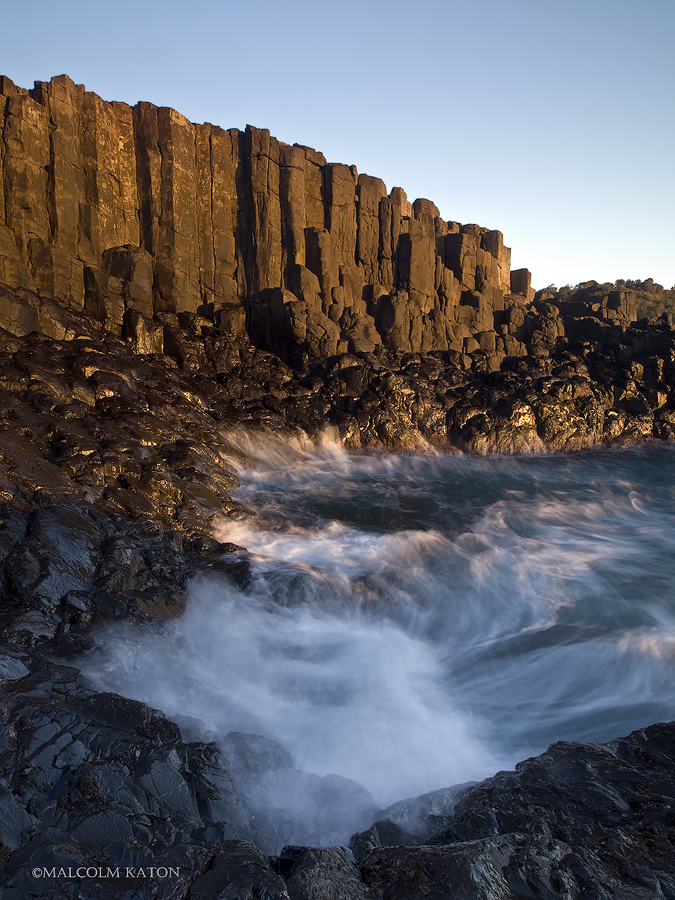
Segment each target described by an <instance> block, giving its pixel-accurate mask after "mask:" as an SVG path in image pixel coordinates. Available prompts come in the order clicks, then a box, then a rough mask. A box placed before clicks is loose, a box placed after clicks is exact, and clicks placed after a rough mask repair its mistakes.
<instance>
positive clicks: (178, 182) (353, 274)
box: [0, 75, 532, 368]
mask: <svg viewBox="0 0 675 900" xmlns="http://www.w3.org/2000/svg"><path fill="white" fill-rule="evenodd" d="M0 112H1V113H2V117H1V121H2V139H1V141H0V147H1V151H0V189H1V191H2V194H1V195H0V284H4V285H6V286H8V287H10V288H26V289H29V290H31V291H34V292H36V293H37V294H39V296H40V297H47V298H51V299H54V300H57V301H59V302H60V303H62V304H65V305H67V306H69V307H71V308H73V309H78V310H86V311H87V312H90V313H91V314H92V315H94V316H96V317H97V318H98V319H99V320H100V321H102V322H103V323H104V324H105V326H106V328H107V329H108V330H110V331H112V332H113V333H116V334H121V333H122V330H123V327H124V317H125V314H128V313H130V312H132V311H133V312H136V313H142V314H143V315H146V316H149V317H152V316H153V315H154V314H156V313H161V312H171V313H197V312H199V313H200V314H201V315H203V316H205V317H206V318H208V319H210V320H212V321H213V320H214V319H215V318H216V317H218V318H220V317H222V316H223V315H224V316H225V317H226V318H227V319H228V320H231V319H232V318H233V317H234V318H237V316H239V317H240V318H241V316H242V314H244V315H245V322H246V328H247V329H248V334H249V336H250V337H251V339H252V341H253V342H254V344H256V345H257V346H259V347H261V348H263V349H267V350H271V351H273V352H277V353H280V354H281V355H282V356H283V357H284V358H285V360H286V361H287V362H291V363H293V364H298V363H300V362H302V360H303V359H317V358H321V357H325V356H331V355H335V354H336V353H344V352H347V351H350V352H354V351H372V350H373V348H374V347H375V346H376V345H378V344H383V345H384V346H385V347H387V348H389V349H391V350H395V351H396V350H399V351H408V352H419V351H430V350H437V351H447V350H455V351H458V352H462V351H468V352H471V350H472V349H474V348H477V347H480V348H481V349H482V350H484V351H485V352H487V353H489V354H491V355H492V356H493V357H494V360H493V362H492V365H493V367H494V368H499V363H500V362H501V359H503V358H504V356H505V355H508V354H510V353H511V352H512V351H513V349H514V346H515V345H514V342H513V341H511V342H508V341H505V340H504V335H503V334H502V332H501V331H499V330H498V332H495V315H498V314H501V319H504V311H505V310H508V309H510V308H511V307H513V306H514V305H517V304H518V303H523V302H525V301H527V300H531V299H532V296H531V295H532V290H531V288H530V277H529V273H528V272H527V270H524V269H523V270H518V271H516V272H513V273H511V272H510V250H509V249H508V247H505V246H504V244H503V239H502V235H501V233H500V232H499V231H489V230H488V229H486V228H479V227H478V226H477V225H460V224H458V223H457V222H445V221H444V220H443V219H442V218H440V216H439V212H438V209H437V208H436V207H435V206H434V204H433V203H431V202H430V201H429V200H416V201H415V202H414V203H412V204H411V203H410V202H409V201H408V200H407V198H406V195H405V193H404V192H403V190H401V188H393V190H392V191H391V192H390V193H389V194H387V191H386V188H385V185H384V183H383V182H382V181H381V180H380V179H378V178H373V177H371V176H369V175H359V174H358V173H357V171H356V169H355V167H353V166H346V165H341V164H336V163H327V162H326V160H325V158H324V157H323V156H322V155H321V154H320V153H318V152H316V151H315V150H312V149H310V148H308V147H301V146H298V145H294V146H292V147H291V146H288V145H286V144H283V143H280V142H279V141H277V140H276V139H275V138H274V137H271V136H270V134H269V132H268V131H266V130H264V129H258V128H252V127H250V126H247V128H246V130H245V131H239V130H237V129H230V130H228V131H225V130H223V129H221V128H219V127H216V126H213V125H210V124H205V125H194V124H192V123H191V122H189V121H188V120H187V119H186V118H185V117H184V116H182V115H180V113H178V112H176V111H175V110H172V109H168V108H157V107H155V106H153V105H152V104H150V103H138V104H137V105H136V106H135V107H133V108H132V107H130V106H128V105H127V104H124V103H115V102H113V103H108V102H105V101H103V100H101V98H99V97H98V96H97V95H96V94H93V93H91V92H89V91H86V90H85V88H84V87H83V86H82V85H76V84H74V83H73V82H72V81H71V80H70V79H69V78H68V77H67V76H65V75H61V76H58V77H56V78H53V79H52V80H51V81H50V82H38V83H36V84H35V87H34V88H33V89H31V90H26V89H23V88H17V87H16V86H15V85H14V84H13V83H12V82H11V81H10V80H9V79H8V78H6V77H2V78H0ZM21 303H22V304H26V305H27V307H28V308H27V309H24V310H22V311H21V312H19V311H18V310H16V309H12V310H8V309H7V308H5V307H4V306H3V304H0V307H3V308H2V309H0V315H2V317H3V320H2V324H3V325H4V327H7V322H8V321H9V322H11V324H12V325H13V328H14V330H15V332H16V329H17V328H19V329H23V330H24V333H25V329H30V328H31V326H34V325H35V323H36V321H37V322H38V323H40V321H41V320H40V310H39V309H35V305H34V304H33V303H32V302H31V300H30V297H29V296H25V297H23V298H22V300H21ZM21 319H23V321H20V320H21ZM505 333H506V334H508V333H509V332H508V331H507V332H505Z"/></svg>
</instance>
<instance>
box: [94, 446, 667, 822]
mask: <svg viewBox="0 0 675 900" xmlns="http://www.w3.org/2000/svg"><path fill="white" fill-rule="evenodd" d="M224 452H225V453H226V454H227V455H228V458H229V461H230V463H231V465H232V466H234V467H235V468H236V469H237V471H238V475H239V478H240V483H241V486H240V488H239V490H238V492H237V498H238V499H239V500H240V501H241V502H242V503H243V504H245V505H246V506H247V507H248V508H249V509H251V510H253V511H255V515H252V516H251V517H249V518H243V519H240V520H230V519H226V518H223V519H222V520H221V521H220V522H219V523H218V524H217V526H216V533H217V537H218V538H219V539H220V540H221V541H231V542H234V543H235V544H238V545H240V546H242V547H246V548H247V550H248V551H249V553H250V559H251V564H252V572H253V577H252V580H251V582H250V584H249V586H248V587H247V588H246V589H245V590H243V591H242V590H239V589H237V588H236V587H235V586H234V585H233V584H231V583H229V582H228V581H226V580H225V579H224V578H219V577H217V576H209V575H208V574H207V575H204V576H202V577H200V578H198V579H195V580H194V581H193V583H192V584H191V586H190V589H189V602H188V607H187V611H186V613H185V615H184V616H183V617H182V618H181V619H180V620H178V621H174V622H170V623H166V624H165V625H164V626H163V627H161V628H158V629H155V630H148V629H133V628H131V627H130V626H129V625H128V624H126V625H121V626H119V627H112V628H110V629H109V630H108V632H107V633H106V636H105V641H104V642H102V649H101V652H100V654H99V656H98V657H97V659H96V660H95V661H90V662H89V664H88V667H87V671H88V674H89V676H90V677H91V678H92V679H93V680H94V681H95V683H96V684H97V685H98V686H100V687H101V688H103V689H106V690H110V689H113V690H116V691H118V692H119V693H122V694H125V695H126V696H129V697H134V698H136V699H140V700H143V701H145V702H146V703H149V704H150V705H152V706H155V707H158V708H160V709H162V710H164V711H165V712H166V713H167V714H168V715H169V716H175V717H180V716H186V715H188V716H191V717H192V718H193V719H195V720H197V721H198V722H199V723H200V728H201V729H202V736H203V737H206V738H209V739H216V740H219V739H221V738H222V737H223V736H224V735H225V734H227V733H228V732H232V731H239V732H248V733H254V734H261V735H264V736H266V737H268V738H271V739H273V740H274V741H277V742H279V743H280V744H282V745H283V746H284V747H286V748H287V749H288V750H289V751H290V753H291V754H292V756H293V758H294V760H295V762H296V765H297V766H298V767H300V768H302V769H304V770H306V771H310V772H316V773H318V774H319V775H324V774H326V773H335V774H338V775H341V776H344V777H347V778H351V779H354V780H356V781H358V782H359V783H360V784H362V785H364V786H365V787H366V788H368V789H369V790H370V791H371V792H372V794H373V796H374V797H375V800H376V802H377V803H378V804H380V805H382V806H384V805H387V804H389V803H392V802H394V801H396V800H399V799H402V798H404V797H410V796H414V795H416V794H420V793H422V792H424V791H430V790H433V789H436V788H441V787H446V786H448V785H451V784H456V783H459V782H465V781H467V780H472V779H480V778H483V777H486V776H488V775H491V774H493V773H494V772H495V771H496V770H497V769H499V768H505V767H511V766H513V764H514V763H515V762H516V761H517V760H519V759H522V758H523V757H524V756H527V755H531V754H535V753H539V752H541V751H542V750H543V749H545V747H546V746H547V745H548V744H549V743H551V742H552V741H555V740H560V739H576V740H583V741H588V740H606V739H609V738H612V737H616V736H619V735H620V734H624V733H627V732H629V731H630V730H632V729H634V728H637V727H641V726H644V725H647V724H649V723H651V722H655V721H659V720H664V719H671V718H673V717H675V671H674V664H675V589H674V588H673V585H675V450H674V449H673V447H672V446H669V445H664V446H660V447H657V448H643V449H638V450H636V449H631V450H626V451H598V452H587V453H580V454H575V455H572V456H556V455H543V456H531V457H518V458H516V457H508V458H502V457H491V458H475V457H466V456H461V455H454V456H450V455H448V456H444V455H434V454H419V455H384V454H381V455H376V454H365V453H352V452H347V451H344V450H343V449H341V448H340V447H339V446H338V445H337V444H336V443H335V442H332V441H330V440H329V439H326V440H325V441H324V442H323V443H322V444H321V445H319V446H314V445H311V444H310V443H309V442H302V441H297V440H296V441H294V442H286V443H282V442H278V441H277V442H275V441H272V440H267V441H263V440H262V439H258V440H257V441H255V440H253V439H246V440H244V439H240V440H239V442H238V444H237V445H235V444H234V443H233V445H232V446H230V447H229V448H226V449H225V451H224Z"/></svg>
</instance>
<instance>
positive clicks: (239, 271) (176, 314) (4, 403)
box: [0, 76, 675, 900]
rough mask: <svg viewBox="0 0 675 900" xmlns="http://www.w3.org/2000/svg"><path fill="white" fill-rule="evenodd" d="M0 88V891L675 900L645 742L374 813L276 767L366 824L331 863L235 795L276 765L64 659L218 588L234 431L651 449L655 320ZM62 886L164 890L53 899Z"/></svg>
mask: <svg viewBox="0 0 675 900" xmlns="http://www.w3.org/2000/svg"><path fill="white" fill-rule="evenodd" d="M0 88H1V91H0V95H1V96H0V101H2V103H3V104H4V107H3V108H4V119H3V123H4V124H3V130H2V141H1V142H0V143H1V144H2V154H1V155H0V164H1V170H0V176H1V177H0V184H2V190H3V195H2V199H3V201H4V202H3V203H0V210H1V211H2V216H1V217H0V218H1V221H0V326H2V327H1V328H0V396H1V403H0V410H1V413H0V627H1V629H2V634H3V649H2V651H1V652H0V681H1V682H2V692H1V694H0V712H1V715H2V729H1V735H0V778H1V779H2V780H1V781H0V887H1V888H2V894H3V897H6V898H7V900H19V898H23V897H32V896H35V897H38V896H39V897H53V898H66V897H67V898H75V897H82V898H84V897H94V896H95V897H100V898H107V897H111V898H112V897H115V898H118V897H127V898H129V900H131V898H137V897H138V898H146V897H147V898H149V897H155V898H173V897H176V898H177V897H186V896H189V897H190V898H192V900H196V898H204V900H206V898H216V897H222V898H235V897H236V898H251V900H254V898H256V900H262V898H267V900H273V898H284V897H290V898H292V900H322V898H325V900H331V898H335V900H337V898H369V900H404V898H417V897H420V898H421V897H431V898H435V897H438V898H441V897H446V896H447V897H462V898H467V900H469V898H486V900H487V898H494V900H497V898H524V897H540V898H543V900H548V898H551V897H566V898H577V897H581V896H586V897H595V898H598V900H609V898H640V900H641V898H646V897H664V898H667V897H673V898H675V864H674V863H673V859H674V858H675V854H673V845H674V844H675V813H673V811H672V810H673V808H675V807H673V803H675V782H674V779H675V750H674V747H675V744H674V742H673V738H674V734H673V725H672V724H669V725H668V724H662V725H653V726H651V727H650V728H646V729H644V730H642V731H639V732H635V733H634V734H633V735H630V736H629V737H627V738H622V739H620V740H616V741H613V742H611V743H610V744H603V745H580V744H573V743H560V744H555V745H553V746H552V747H551V748H549V750H548V751H547V752H546V753H544V754H542V755H541V756H539V757H537V758H535V759H532V760H528V761H526V762H525V763H522V764H521V765H520V766H519V767H518V769H517V770H516V772H515V773H499V774H498V775H496V776H495V777H494V778H491V779H488V780H487V781H485V782H483V783H481V784H479V785H475V786H473V787H469V788H466V789H464V790H463V792H459V793H458V792H457V791H455V790H448V791H439V792H435V793H434V795H428V796H426V797H423V798H418V799H417V800H416V801H411V802H410V803H409V804H396V805H395V807H392V808H390V809H389V810H385V811H381V810H380V811H378V810H376V809H374V808H373V807H372V806H371V805H369V804H370V801H369V799H368V797H367V796H366V794H367V792H363V795H358V790H359V786H358V785H356V786H355V785H354V784H353V783H351V782H349V783H348V782H347V780H346V779H342V780H341V781H340V780H339V779H338V780H337V781H335V780H333V781H331V780H330V779H331V776H326V778H327V779H328V780H326V779H318V778H317V777H316V776H308V775H306V774H305V773H297V772H296V773H295V775H294V776H293V777H297V778H302V779H307V778H310V777H313V778H314V779H316V780H315V781H313V782H312V791H314V795H315V799H316V804H315V809H316V810H318V811H320V810H321V809H323V810H327V811H330V810H333V809H336V808H338V807H339V806H340V803H342V802H343V801H344V800H345V798H346V797H347V795H349V797H350V799H351V800H352V801H353V800H354V796H355V795H358V796H359V797H360V799H359V802H360V803H362V807H363V815H364V830H363V831H362V832H361V833H359V834H357V835H355V836H354V837H353V839H352V842H351V849H350V850H348V849H346V848H340V847H321V848H318V847H306V846H299V842H300V838H301V836H302V835H301V831H299V828H300V826H299V824H298V822H294V821H292V820H291V817H289V816H285V814H284V810H283V809H281V810H277V811H276V812H275V814H274V815H271V814H270V813H269V812H265V811H262V810H261V809H259V808H258V807H257V806H256V803H255V801H254V799H252V794H251V792H250V783H251V780H252V782H260V781H261V780H264V778H265V777H266V776H267V775H268V773H270V772H274V771H276V770H284V771H295V770H294V769H293V761H292V760H290V759H289V758H288V755H287V754H286V753H285V751H284V750H283V748H281V747H279V746H278V745H276V744H274V743H273V742H271V741H265V739H262V738H257V737H255V736H251V735H236V734H235V735H230V740H229V744H228V749H227V752H226V750H225V749H223V748H222V747H221V748H219V747H216V746H215V745H213V744H206V743H203V742H200V741H194V740H192V739H191V737H190V735H189V734H188V733H187V732H186V731H185V730H184V731H183V732H182V731H181V729H180V728H179V727H178V726H177V725H176V724H174V723H173V722H170V721H169V720H168V719H167V718H166V717H165V716H164V715H163V714H162V713H160V712H157V711H156V710H152V709H149V708H148V707H146V706H144V705H143V704H142V703H138V702H135V701H131V700H126V699H123V698H121V697H118V696H115V695H113V694H100V693H96V692H95V691H93V690H92V688H91V687H90V686H88V685H87V683H86V682H85V681H84V680H83V678H82V676H81V674H80V673H79V671H78V670H77V669H76V668H74V667H73V660H74V659H76V658H77V657H78V656H79V655H81V654H83V653H84V652H87V651H88V650H89V649H90V648H91V642H92V636H93V635H94V634H95V633H96V632H97V630H98V629H99V628H100V627H101V626H102V625H104V624H105V623H106V622H109V621H113V620H119V619H128V620H129V621H133V622H135V623H139V624H140V625H141V626H142V627H147V628H154V627H157V626H158V624H159V623H161V622H162V621H164V620H167V619H171V618H174V617H176V616H179V615H180V614H181V613H182V611H183V609H184V603H185V593H184V591H185V587H186V585H187V584H188V582H189V581H190V579H194V578H200V577H218V578H225V579H229V580H230V581H232V582H234V583H235V584H236V585H238V586H239V587H245V585H246V583H247V581H248V579H249V578H250V566H249V564H248V562H247V554H246V550H245V548H241V547H237V546H235V545H232V544H221V543H219V542H218V541H216V540H215V539H214V538H213V535H212V523H213V520H214V517H216V516H222V515H226V516H233V517H246V516H249V515H251V513H250V512H249V511H248V510H246V509H245V508H243V507H242V506H241V505H240V504H238V503H237V502H236V501H234V500H233V499H232V497H231V493H232V491H233V489H234V488H235V487H236V483H237V482H236V477H235V475H234V473H233V472H232V471H231V470H230V468H228V465H227V463H226V462H225V458H224V455H223V451H224V449H226V448H228V451H229V452H236V440H234V438H233V436H234V437H237V436H241V435H242V434H244V433H250V432H257V433H258V434H262V435H279V436H281V437H286V438H290V437H293V436H296V437H297V436H298V435H308V436H309V437H310V438H311V439H315V440H316V439H318V438H319V437H320V435H321V434H322V433H323V432H324V431H325V429H326V428H331V429H332V430H333V433H334V434H335V435H337V436H338V438H339V440H341V441H342V442H343V443H344V444H345V445H346V446H349V447H353V448H364V449H369V448H370V449H381V450H387V451H401V450H407V449H408V450H410V449H417V450H419V449H425V448H426V449H429V448H433V449H438V450H441V451H445V452H457V451H462V452H471V453H495V452H496V453H520V452H548V451H574V450H579V449H582V448H586V447H594V446H599V445H619V446H625V445H628V444H636V443H641V442H644V441H646V440H658V439H665V440H670V439H673V438H674V437H675V331H674V330H673V324H672V318H671V317H670V316H669V315H666V314H664V315H663V316H661V317H660V318H650V319H642V320H640V321H635V309H634V302H633V298H632V296H631V293H630V291H617V290H615V289H613V288H612V287H611V286H606V285H605V286H603V285H595V284H592V285H588V286H586V287H585V288H581V289H580V290H578V291H577V292H576V293H575V294H573V295H572V296H571V297H569V298H567V299H565V300H564V301H556V299H555V297H554V296H553V295H552V294H549V293H547V292H539V293H538V294H537V295H535V294H534V292H533V291H532V289H531V288H530V285H529V273H527V272H526V271H525V270H519V271H518V272H514V273H512V272H510V271H509V260H510V253H509V251H508V248H505V247H504V246H503V242H502V239H501V234H500V233H499V232H495V231H488V230H487V229H480V228H478V226H473V225H469V226H460V225H459V224H457V223H447V222H443V220H441V219H440V218H439V216H438V211H437V210H436V209H435V207H433V204H430V202H429V201H425V200H421V201H416V202H415V204H409V203H408V201H407V200H406V199H405V195H404V194H403V193H402V192H401V191H400V189H394V191H392V192H391V194H390V195H387V194H386V192H385V191H384V185H382V184H381V182H379V180H378V179H373V178H370V176H358V174H357V173H356V171H355V169H353V167H347V166H337V165H330V164H327V163H326V161H325V159H323V157H321V155H320V154H317V153H316V151H313V150H310V149H309V148H298V147H293V148H290V147H287V146H286V145H280V144H278V142H275V141H274V139H273V138H270V136H269V134H268V133H266V132H263V131H261V130H257V129H247V131H246V132H245V133H241V132H236V133H235V132H234V130H232V131H230V132H223V131H221V130H220V129H215V128H213V127H212V126H193V125H191V124H190V123H188V122H187V120H184V119H183V118H182V117H180V116H179V114H177V113H175V112H174V111H173V110H157V109H156V108H155V107H151V105H150V104H139V106H138V107H135V108H134V110H133V111H132V110H131V108H129V107H125V106H124V104H106V103H104V102H103V101H101V100H100V98H97V97H95V95H91V94H89V93H88V92H85V91H84V89H83V88H81V86H75V85H73V83H72V82H70V81H69V79H66V78H65V76H62V77H61V78H58V79H53V81H52V82H51V83H49V84H41V85H36V87H35V88H34V89H33V90H32V91H25V90H23V89H20V88H16V87H15V86H14V85H12V84H11V82H9V81H8V79H4V78H3V79H0ZM228 147H229V150H228V151H227V153H226V152H225V150H226V149H227V148H228ZM190 148H192V150H190ZM188 151H189V152H188ZM190 152H191V153H192V156H191V157H190ZM228 153H229V156H228ZM207 162H208V165H207ZM113 176H114V177H113ZM186 185H187V187H186ZM216 188H217V189H218V190H216ZM195 198H196V199H195ZM205 198H206V199H205ZM216 198H220V199H219V200H218V203H216ZM206 200H208V203H207V202H206ZM219 204H220V205H219ZM207 238H208V239H207ZM242 771H246V772H247V775H248V777H249V782H248V783H245V781H244V780H242ZM361 790H362V789H361ZM355 792H356V794H355ZM315 819H316V820H315V821H314V822H313V823H312V829H313V831H312V833H317V832H322V833H323V834H324V835H325V836H326V841H327V842H328V843H330V835H331V834H333V832H334V831H335V827H336V826H335V823H334V822H333V821H332V820H331V818H330V815H329V814H328V813H327V814H326V815H325V816H324V818H323V819H321V815H320V813H319V812H317V813H316V816H315ZM373 822H375V824H373ZM80 867H93V868H94V869H97V870H98V867H101V869H102V871H103V869H105V871H106V872H107V869H108V868H109V867H111V868H113V869H115V868H116V867H122V868H123V869H124V871H126V868H127V867H129V868H130V869H131V870H132V871H133V872H135V873H138V871H139V870H141V869H143V870H144V871H145V870H146V869H148V868H149V867H152V868H154V869H157V870H159V869H167V870H169V869H176V868H177V869H179V873H180V874H179V875H177V876H174V875H173V874H172V875H171V877H169V876H168V875H167V876H166V877H159V878H157V877H155V878H149V879H148V878H143V877H141V876H138V875H137V874H136V875H133V876H130V877H129V878H125V877H112V876H110V877H108V876H106V875H100V874H99V875H96V876H91V877H88V878H78V877H70V876H68V875H63V876H61V875H58V873H59V872H60V870H61V869H63V870H64V871H68V870H73V871H75V870H77V869H78V868H80ZM37 870H40V871H41V872H43V871H44V870H47V871H48V872H52V870H53V871H54V872H56V873H57V874H56V875H49V876H47V877H43V878H41V877H37V876H35V875H34V874H33V872H34V871H37Z"/></svg>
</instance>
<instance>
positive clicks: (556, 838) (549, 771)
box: [355, 723, 675, 900]
mask: <svg viewBox="0 0 675 900" xmlns="http://www.w3.org/2000/svg"><path fill="white" fill-rule="evenodd" d="M674 798H675V723H670V724H661V725H653V726H651V727H649V728H645V729H643V730H641V731H636V732H634V733H633V734H631V735H630V736H629V737H626V738H621V739H619V740H616V741H612V742H610V743H608V744H590V745H589V744H575V743H563V742H561V743H558V744H553V745H552V746H551V747H549V749H548V751H547V752H546V753H543V754H542V755H541V756H537V757H534V758H532V759H529V760H526V761H525V762H523V763H520V764H519V765H518V766H517V768H516V771H515V772H500V773H498V774H497V775H495V777H494V778H489V779H487V781H484V782H481V783H480V784H478V785H476V786H475V787H472V788H469V789H468V790H466V791H465V792H464V793H463V795H462V796H461V797H460V799H459V800H458V802H457V805H456V807H455V810H454V813H453V815H452V817H451V823H450V825H449V826H448V827H446V828H444V829H443V830H442V831H440V832H438V833H437V834H435V835H434V836H432V837H430V838H428V839H427V842H426V844H425V845H423V846H418V847H404V846H381V847H377V848H375V849H372V850H370V852H368V853H367V855H366V856H365V857H364V858H363V859H362V863H361V871H362V874H363V878H364V879H365V881H366V882H367V884H368V885H370V886H371V889H374V891H375V893H374V894H373V895H372V896H377V897H382V898H388V900H389V898H391V900H394V898H404V897H423V896H434V897H439V898H440V897H461V898H485V900H488V898H489V900H493V898H494V900H497V898H509V900H511V898H518V900H520V898H523V897H532V898H542V900H549V898H553V897H565V898H577V897H593V898H598V900H610V898H611V900H624V898H625V900H629V898H630V900H633V898H636V900H637V898H643V897H664V898H672V897H675V813H674V812H673V810H674V809H675V805H674ZM381 827H382V824H379V825H378V829H379V828H381ZM391 830H392V831H393V829H391ZM362 840H363V839H362V836H357V838H356V839H355V843H356V845H357V847H358V846H359V845H360V844H362ZM392 843H393V841H392Z"/></svg>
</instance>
